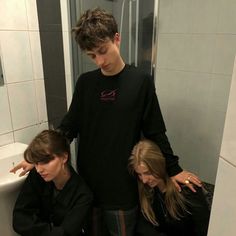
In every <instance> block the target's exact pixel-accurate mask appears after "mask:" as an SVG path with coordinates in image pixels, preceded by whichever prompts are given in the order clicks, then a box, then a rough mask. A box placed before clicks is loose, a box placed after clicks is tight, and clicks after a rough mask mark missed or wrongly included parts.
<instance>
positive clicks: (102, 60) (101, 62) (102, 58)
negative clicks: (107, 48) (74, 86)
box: [96, 55, 104, 67]
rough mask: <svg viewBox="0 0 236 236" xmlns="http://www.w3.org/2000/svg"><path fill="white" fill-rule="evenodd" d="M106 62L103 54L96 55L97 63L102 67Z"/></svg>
mask: <svg viewBox="0 0 236 236" xmlns="http://www.w3.org/2000/svg"><path fill="white" fill-rule="evenodd" d="M103 64H104V57H103V56H102V55H97V56H96V65H97V66H98V67H101V66H102V65H103Z"/></svg>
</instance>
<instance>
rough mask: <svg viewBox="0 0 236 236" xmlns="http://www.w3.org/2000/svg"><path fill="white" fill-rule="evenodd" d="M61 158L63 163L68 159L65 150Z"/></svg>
mask: <svg viewBox="0 0 236 236" xmlns="http://www.w3.org/2000/svg"><path fill="white" fill-rule="evenodd" d="M62 160H63V164H65V163H66V162H67V161H68V153H67V152H65V153H64V154H63V158H62Z"/></svg>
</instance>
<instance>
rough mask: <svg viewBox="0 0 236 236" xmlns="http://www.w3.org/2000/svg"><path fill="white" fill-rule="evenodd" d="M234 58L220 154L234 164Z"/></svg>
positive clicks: (235, 151)
mask: <svg viewBox="0 0 236 236" xmlns="http://www.w3.org/2000/svg"><path fill="white" fill-rule="evenodd" d="M235 108H236V59H235V62H234V73H233V77H232V83H231V88H230V95H229V102H228V108H227V113H226V120H225V127H224V135H223V140H222V146H221V152H220V155H221V156H222V157H224V158H225V159H227V160H228V161H229V162H231V163H233V164H234V165H236V132H235V131H236V109H235Z"/></svg>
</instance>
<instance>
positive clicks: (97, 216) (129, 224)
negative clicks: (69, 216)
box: [87, 207, 138, 236]
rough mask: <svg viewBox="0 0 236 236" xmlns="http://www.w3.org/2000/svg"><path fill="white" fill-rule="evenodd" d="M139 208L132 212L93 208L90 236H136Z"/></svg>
mask: <svg viewBox="0 0 236 236" xmlns="http://www.w3.org/2000/svg"><path fill="white" fill-rule="evenodd" d="M137 215H138V207H135V208H133V209H130V210H104V209H100V208H93V210H92V214H91V217H90V220H89V225H88V229H87V235H88V236H134V235H135V234H134V231H135V225H136V220H137Z"/></svg>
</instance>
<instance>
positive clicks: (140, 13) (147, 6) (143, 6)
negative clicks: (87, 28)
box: [70, 0, 158, 83]
mask: <svg viewBox="0 0 236 236" xmlns="http://www.w3.org/2000/svg"><path fill="white" fill-rule="evenodd" d="M157 6H158V1H155V0H145V1H141V0H97V1H87V0H73V1H70V8H71V9H70V11H71V27H73V26H75V25H76V22H77V20H78V19H79V17H80V15H81V14H82V13H83V12H84V11H85V10H87V9H89V8H95V7H100V8H102V9H105V10H107V11H109V12H111V13H112V14H113V15H114V17H115V19H116V21H117V23H118V30H119V33H120V35H121V48H120V50H121V55H122V57H123V59H124V61H125V63H128V64H133V65H136V66H139V67H141V68H143V70H145V71H146V72H147V73H150V74H152V71H153V67H154V64H155V48H156V47H155V45H156V31H155V29H156V27H155V26H156V22H157V12H158V11H157V10H155V9H157ZM72 47H73V50H72V51H73V73H74V78H75V80H74V83H75V82H76V80H77V78H78V76H79V75H80V74H81V73H83V72H86V71H89V70H93V69H95V68H96V66H95V65H94V64H93V63H92V62H91V61H90V59H89V58H88V57H87V56H86V55H85V54H84V53H82V52H81V50H80V49H79V47H78V45H77V44H76V42H75V40H74V39H73V38H72Z"/></svg>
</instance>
